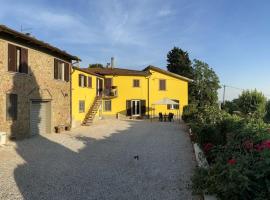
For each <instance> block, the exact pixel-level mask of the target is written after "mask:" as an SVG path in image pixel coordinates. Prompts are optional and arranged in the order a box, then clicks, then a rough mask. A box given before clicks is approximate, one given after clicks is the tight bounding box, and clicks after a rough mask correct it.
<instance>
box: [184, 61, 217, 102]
mask: <svg viewBox="0 0 270 200" xmlns="http://www.w3.org/2000/svg"><path fill="white" fill-rule="evenodd" d="M193 80H194V81H193V82H192V83H191V84H190V90H189V91H190V93H189V101H190V103H194V104H197V105H198V106H205V105H217V103H218V89H219V88H220V82H219V78H218V76H217V74H216V73H215V71H214V70H213V69H212V68H210V67H209V65H208V64H207V63H205V62H202V61H200V60H194V63H193Z"/></svg>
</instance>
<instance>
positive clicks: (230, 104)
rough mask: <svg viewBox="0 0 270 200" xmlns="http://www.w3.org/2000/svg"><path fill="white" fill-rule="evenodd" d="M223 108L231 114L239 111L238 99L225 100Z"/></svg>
mask: <svg viewBox="0 0 270 200" xmlns="http://www.w3.org/2000/svg"><path fill="white" fill-rule="evenodd" d="M222 109H223V110H225V111H226V112H228V113H230V114H233V113H234V112H236V111H239V107H238V99H233V100H232V101H225V103H224V104H222Z"/></svg>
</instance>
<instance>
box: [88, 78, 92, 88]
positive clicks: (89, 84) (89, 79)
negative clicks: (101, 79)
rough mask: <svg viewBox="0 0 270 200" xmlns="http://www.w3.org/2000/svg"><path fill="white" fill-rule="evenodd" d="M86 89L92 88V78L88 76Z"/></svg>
mask: <svg viewBox="0 0 270 200" xmlns="http://www.w3.org/2000/svg"><path fill="white" fill-rule="evenodd" d="M88 87H89V88H92V77H91V76H88Z"/></svg>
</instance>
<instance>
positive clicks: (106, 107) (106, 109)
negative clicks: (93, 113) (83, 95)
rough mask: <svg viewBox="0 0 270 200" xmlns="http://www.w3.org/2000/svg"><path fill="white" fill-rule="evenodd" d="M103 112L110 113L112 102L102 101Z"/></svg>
mask: <svg viewBox="0 0 270 200" xmlns="http://www.w3.org/2000/svg"><path fill="white" fill-rule="evenodd" d="M103 110H104V111H105V112H109V111H112V101H111V100H105V101H104V109H103Z"/></svg>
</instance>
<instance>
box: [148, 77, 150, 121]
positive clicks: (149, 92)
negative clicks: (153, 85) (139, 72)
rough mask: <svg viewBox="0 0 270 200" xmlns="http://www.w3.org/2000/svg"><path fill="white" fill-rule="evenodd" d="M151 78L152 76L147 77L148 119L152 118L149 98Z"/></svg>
mask: <svg viewBox="0 0 270 200" xmlns="http://www.w3.org/2000/svg"><path fill="white" fill-rule="evenodd" d="M149 79H150V76H149V77H148V78H147V107H148V119H149V118H150V107H149V106H150V102H149V101H150V100H149V98H150V91H149V88H150V86H149V84H150V81H149Z"/></svg>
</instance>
